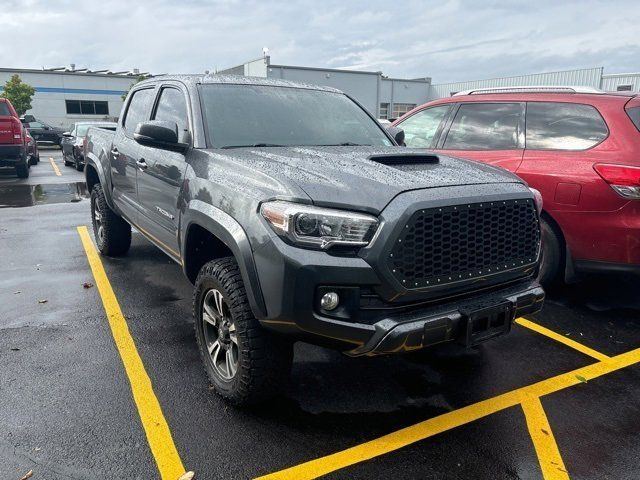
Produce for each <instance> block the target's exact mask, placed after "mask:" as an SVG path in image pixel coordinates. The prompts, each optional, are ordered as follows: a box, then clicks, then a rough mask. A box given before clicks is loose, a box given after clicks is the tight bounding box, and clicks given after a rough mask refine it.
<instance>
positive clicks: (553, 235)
mask: <svg viewBox="0 0 640 480" xmlns="http://www.w3.org/2000/svg"><path fill="white" fill-rule="evenodd" d="M540 231H541V233H542V254H541V257H540V271H539V273H538V281H539V282H540V284H541V285H542V286H543V287H545V288H551V287H553V286H556V285H557V284H558V283H560V281H561V273H562V271H563V270H564V265H563V262H562V258H563V256H562V240H561V238H560V236H559V235H558V232H556V231H555V229H554V227H553V226H552V225H550V224H549V222H547V221H546V220H545V219H544V218H542V219H540Z"/></svg>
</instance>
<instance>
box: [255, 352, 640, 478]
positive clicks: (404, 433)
mask: <svg viewBox="0 0 640 480" xmlns="http://www.w3.org/2000/svg"><path fill="white" fill-rule="evenodd" d="M639 362H640V348H637V349H635V350H632V351H630V352H627V353H623V354H621V355H617V356H615V357H607V360H603V361H600V362H596V363H594V364H591V365H587V366H586V367H581V368H578V369H576V370H572V371H570V372H567V373H563V374H560V375H556V376H555V377H551V378H548V379H546V380H542V381H540V382H537V383H534V384H531V385H527V386H525V387H522V388H518V389H516V390H512V391H510V392H507V393H503V394H502V395H498V396H496V397H493V398H490V399H488V400H483V401H481V402H478V403H474V404H472V405H469V406H467V407H463V408H460V409H458V410H454V411H452V412H448V413H445V414H443V415H439V416H437V417H434V418H430V419H429V420H425V421H424V422H420V423H418V424H416V425H412V426H410V427H406V428H403V429H402V430H398V431H396V432H393V433H390V434H388V435H385V436H383V437H379V438H377V439H375V440H371V441H369V442H366V443H362V444H360V445H356V446H354V447H351V448H348V449H346V450H343V451H341V452H337V453H333V454H330V455H327V456H325V457H321V458H318V459H315V460H311V461H308V462H306V463H302V464H300V465H296V466H294V467H290V468H287V469H284V470H280V471H278V472H275V473H271V474H268V475H265V476H262V477H259V478H258V479H257V480H267V479H268V480H275V479H290V478H295V479H297V480H303V479H313V478H317V477H320V476H322V475H326V474H328V473H331V472H334V471H336V470H340V469H342V468H345V467H348V466H349V465H354V464H356V463H359V462H363V461H365V460H370V459H372V458H375V457H378V456H380V455H384V454H386V453H389V452H392V451H394V450H397V449H399V448H402V447H405V446H407V445H410V444H412V443H415V442H418V441H420V440H425V439H427V438H429V437H431V436H433V435H436V434H438V433H441V432H444V431H447V430H450V429H452V428H455V427H458V426H461V425H465V424H467V423H470V422H473V421H475V420H478V419H480V418H483V417H486V416H488V415H491V414H492V413H496V412H498V411H500V410H504V409H506V408H509V407H513V406H516V405H518V404H519V403H521V401H522V398H523V396H524V397H525V398H526V397H528V396H533V397H536V398H537V397H541V396H543V395H548V394H550V393H553V392H557V391H559V390H563V389H565V388H569V387H572V386H574V385H576V384H579V383H585V382H588V381H590V380H593V379H595V378H597V377H600V376H602V375H606V374H608V373H611V372H614V371H616V370H620V369H622V368H625V367H629V366H631V365H634V364H636V363H639Z"/></svg>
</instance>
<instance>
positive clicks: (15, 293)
mask: <svg viewBox="0 0 640 480" xmlns="http://www.w3.org/2000/svg"><path fill="white" fill-rule="evenodd" d="M19 293H22V292H21V291H20V290H16V291H15V292H13V294H14V295H17V294H19Z"/></svg>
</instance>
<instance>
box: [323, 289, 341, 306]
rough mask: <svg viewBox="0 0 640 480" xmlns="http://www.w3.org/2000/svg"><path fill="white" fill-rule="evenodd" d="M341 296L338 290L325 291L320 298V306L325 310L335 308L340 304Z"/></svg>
mask: <svg viewBox="0 0 640 480" xmlns="http://www.w3.org/2000/svg"><path fill="white" fill-rule="evenodd" d="M339 302H340V297H339V296H338V294H337V293H336V292H329V293H325V294H324V295H323V296H322V298H321V299H320V308H322V309H323V310H333V309H335V308H336V307H337V306H338V303H339Z"/></svg>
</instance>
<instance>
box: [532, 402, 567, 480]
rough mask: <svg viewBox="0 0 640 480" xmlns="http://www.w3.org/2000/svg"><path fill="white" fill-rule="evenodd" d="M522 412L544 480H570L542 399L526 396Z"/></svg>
mask: <svg viewBox="0 0 640 480" xmlns="http://www.w3.org/2000/svg"><path fill="white" fill-rule="evenodd" d="M522 410H523V411H524V416H525V419H526V421H527V428H528V429H529V435H531V440H533V446H534V448H535V449H536V454H537V455H538V461H539V462H540V469H541V470H542V476H543V478H544V480H569V474H568V472H567V469H566V467H565V466H564V462H563V461H562V456H561V455H560V450H558V444H557V443H556V439H555V438H554V436H553V432H552V431H551V425H549V420H548V419H547V415H546V414H545V413H544V408H542V403H541V402H540V398H538V397H536V396H533V395H529V396H526V397H525V398H523V399H522Z"/></svg>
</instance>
